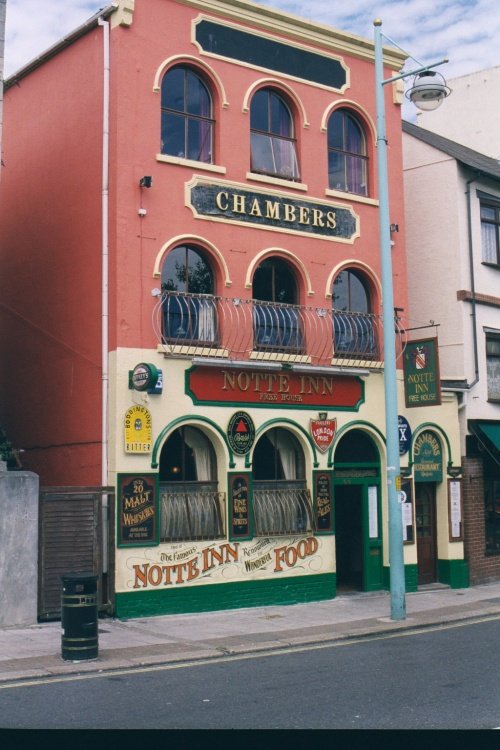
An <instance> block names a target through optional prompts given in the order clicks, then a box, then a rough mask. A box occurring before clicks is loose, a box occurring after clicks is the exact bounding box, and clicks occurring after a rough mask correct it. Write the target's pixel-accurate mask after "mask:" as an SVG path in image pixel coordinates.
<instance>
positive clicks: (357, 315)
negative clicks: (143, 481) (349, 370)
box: [332, 269, 378, 359]
mask: <svg viewBox="0 0 500 750" xmlns="http://www.w3.org/2000/svg"><path fill="white" fill-rule="evenodd" d="M332 307H333V328H334V337H335V356H346V355H350V356H354V357H359V358H367V359H374V358H376V357H377V356H378V345H377V325H376V323H377V320H376V317H375V316H374V315H373V313H372V306H371V297H370V291H369V286H368V284H367V282H366V281H365V279H364V278H363V275H362V274H361V273H360V272H359V271H354V270H350V269H345V270H344V271H341V272H340V273H339V274H338V276H337V277H336V278H335V280H334V282H333V292H332Z"/></svg>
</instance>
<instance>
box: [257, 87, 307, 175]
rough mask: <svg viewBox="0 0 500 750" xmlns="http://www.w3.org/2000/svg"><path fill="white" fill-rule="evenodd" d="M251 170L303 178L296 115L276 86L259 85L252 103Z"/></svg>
mask: <svg viewBox="0 0 500 750" xmlns="http://www.w3.org/2000/svg"><path fill="white" fill-rule="evenodd" d="M250 131H251V132H250V152H251V166H250V168H251V171H252V172H257V173H260V174H266V175H271V176H274V177H280V178H282V179H285V180H299V179H300V174H299V164H298V161H297V150H296V143H295V135H294V125H293V117H292V113H291V111H290V108H289V106H288V104H287V103H286V101H285V100H284V98H283V97H282V96H281V95H280V94H279V93H278V92H277V91H275V90H274V89H270V88H264V89H259V91H257V92H256V93H255V94H254V96H253V98H252V102H251V105H250Z"/></svg>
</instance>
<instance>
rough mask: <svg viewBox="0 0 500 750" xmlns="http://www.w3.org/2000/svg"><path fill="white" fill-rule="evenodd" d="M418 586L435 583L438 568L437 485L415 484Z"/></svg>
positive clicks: (431, 483) (432, 483) (429, 483)
mask: <svg viewBox="0 0 500 750" xmlns="http://www.w3.org/2000/svg"><path fill="white" fill-rule="evenodd" d="M415 511H416V526H417V567H418V585H419V586H423V585H425V584H427V583H435V581H436V568H437V565H436V563H437V539H436V485H435V483H434V482H417V483H416V484H415Z"/></svg>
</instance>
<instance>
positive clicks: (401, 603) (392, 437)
mask: <svg viewBox="0 0 500 750" xmlns="http://www.w3.org/2000/svg"><path fill="white" fill-rule="evenodd" d="M373 25H374V29H375V89H376V92H375V93H376V105H377V177H378V191H379V224H380V227H379V229H380V261H381V275H382V306H383V317H382V320H383V327H384V388H385V430H386V453H387V496H388V508H389V569H390V589H391V619H393V620H404V619H405V618H406V604H405V573H404V557H403V522H402V510H401V504H400V503H399V499H398V490H399V487H397V486H396V481H399V474H400V466H399V434H398V391H397V381H396V335H395V330H394V293H393V285H392V258H391V232H390V214H389V181H388V176H387V138H386V132H385V104H384V67H383V50H382V33H381V26H382V21H380V20H378V19H377V20H375V21H374V22H373ZM386 82H389V81H386Z"/></svg>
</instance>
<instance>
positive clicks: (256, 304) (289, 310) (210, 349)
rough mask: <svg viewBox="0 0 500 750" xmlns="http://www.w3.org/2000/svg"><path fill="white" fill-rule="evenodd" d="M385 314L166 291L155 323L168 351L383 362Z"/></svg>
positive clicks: (329, 361) (244, 357) (309, 361)
mask: <svg viewBox="0 0 500 750" xmlns="http://www.w3.org/2000/svg"><path fill="white" fill-rule="evenodd" d="M380 324H381V321H380V318H379V316H377V315H373V314H368V313H351V312H340V311H336V310H332V309H331V308H330V309H329V308H317V307H306V306H303V305H286V304H280V303H275V302H263V301H260V300H243V299H241V298H238V297H233V298H231V297H217V296H212V295H203V294H198V295H197V294H183V293H179V292H170V291H165V292H163V293H161V294H159V295H158V298H157V303H156V306H155V309H154V312H153V328H154V332H155V335H156V336H157V339H158V342H159V343H161V346H162V348H163V350H164V351H165V353H166V354H167V355H171V356H177V357H192V356H201V357H211V358H213V357H220V358H221V359H238V360H240V359H241V360H250V361H252V360H253V361H254V360H266V361H273V360H274V361H283V362H292V363H293V362H296V363H304V364H311V365H323V366H325V365H330V364H336V365H340V366H351V367H354V366H359V364H360V362H364V363H368V364H369V366H370V367H381V366H382V363H381V351H380V343H379V342H380V338H381V337H380Z"/></svg>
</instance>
